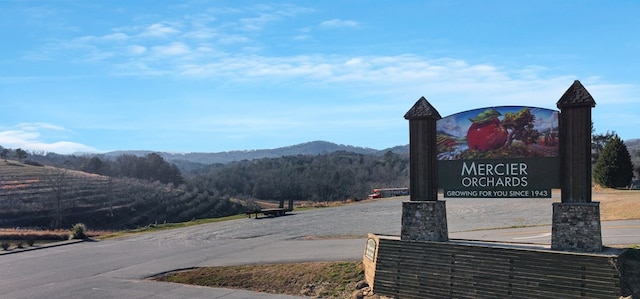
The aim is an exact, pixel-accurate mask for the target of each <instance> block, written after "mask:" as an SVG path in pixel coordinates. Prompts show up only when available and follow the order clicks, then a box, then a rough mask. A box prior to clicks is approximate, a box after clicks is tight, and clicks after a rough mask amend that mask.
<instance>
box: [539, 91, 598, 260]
mask: <svg viewBox="0 0 640 299" xmlns="http://www.w3.org/2000/svg"><path fill="white" fill-rule="evenodd" d="M595 105H596V102H595V101H594V100H593V97H591V95H590V94H589V92H588V91H587V90H586V89H585V88H584V86H582V84H581V83H580V81H578V80H576V81H574V82H573V84H572V85H571V86H570V87H569V89H567V91H566V92H565V93H564V95H562V97H561V98H560V100H558V103H557V106H558V108H560V120H559V121H560V161H561V162H560V187H561V189H562V195H561V198H562V202H560V203H554V205H553V217H552V228H551V230H552V231H551V233H552V235H551V248H552V249H555V250H566V251H586V252H596V251H602V233H601V228H600V205H599V203H592V202H591V109H592V108H593V107H595Z"/></svg>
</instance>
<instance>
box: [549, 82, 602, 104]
mask: <svg viewBox="0 0 640 299" xmlns="http://www.w3.org/2000/svg"><path fill="white" fill-rule="evenodd" d="M556 105H557V107H558V108H566V107H580V106H584V107H595V106H596V101H595V100H594V99H593V97H592V96H591V94H590V93H589V92H588V91H587V89H586V88H584V86H583V85H582V83H580V81H578V80H575V81H573V84H571V86H569V89H567V91H565V92H564V94H563V95H562V97H560V99H559V100H558V103H556Z"/></svg>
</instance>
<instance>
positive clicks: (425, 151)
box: [401, 97, 449, 241]
mask: <svg viewBox="0 0 640 299" xmlns="http://www.w3.org/2000/svg"><path fill="white" fill-rule="evenodd" d="M404 118H405V119H407V120H409V163H410V164H409V184H410V186H409V192H410V199H409V202H404V203H403V204H402V233H401V239H402V240H422V241H448V240H449V232H448V230H447V216H446V215H447V213H446V206H445V202H444V201H438V177H437V175H438V171H437V162H438V161H437V154H438V148H437V143H436V122H437V121H438V120H439V119H441V118H442V117H440V114H439V113H438V111H436V109H434V108H433V106H431V104H429V102H427V100H426V99H425V98H424V97H421V98H420V99H419V100H418V101H417V102H416V103H415V104H414V105H413V107H412V108H411V109H410V110H409V111H408V112H407V113H406V114H405V116H404Z"/></svg>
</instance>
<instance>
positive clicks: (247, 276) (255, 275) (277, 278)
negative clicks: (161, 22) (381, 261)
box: [155, 262, 364, 298]
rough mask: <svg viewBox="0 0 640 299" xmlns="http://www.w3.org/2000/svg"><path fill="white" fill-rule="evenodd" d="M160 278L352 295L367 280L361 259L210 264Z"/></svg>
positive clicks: (323, 295) (319, 295)
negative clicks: (236, 264) (216, 265)
mask: <svg viewBox="0 0 640 299" xmlns="http://www.w3.org/2000/svg"><path fill="white" fill-rule="evenodd" d="M155 279H156V280H159V281H168V282H177V283H187V284H195V285H201V286H209V287H224V288H235V289H245V290H253V291H258V292H266V293H274V294H288V295H297V296H300V295H302V296H311V297H317V298H349V297H350V295H351V294H352V293H353V292H354V291H355V290H356V285H357V284H358V282H360V281H362V280H364V270H363V267H362V263H361V262H317V263H295V264H277V265H245V266H230V267H208V268H199V269H194V270H187V271H179V272H174V273H170V274H166V275H163V276H160V277H156V278H155Z"/></svg>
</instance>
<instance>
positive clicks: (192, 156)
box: [104, 139, 640, 164]
mask: <svg viewBox="0 0 640 299" xmlns="http://www.w3.org/2000/svg"><path fill="white" fill-rule="evenodd" d="M625 145H626V146H627V149H628V150H629V153H630V154H631V155H632V156H633V154H634V153H635V152H640V139H629V140H625ZM338 151H347V152H353V153H358V154H364V155H383V154H384V153H386V152H389V151H391V152H393V153H396V154H401V155H408V154H409V145H408V144H407V145H399V146H395V147H391V148H387V149H383V150H376V149H372V148H367V147H357V146H351V145H343V144H336V143H332V142H328V141H311V142H306V143H301V144H296V145H291V146H285V147H279V148H275V149H259V150H243V151H228V152H217V153H167V152H155V151H143V150H138V151H136V150H129V151H127V150H122V151H112V152H108V153H105V154H104V156H106V157H109V158H115V157H117V156H121V155H136V156H145V155H147V154H150V153H157V154H159V155H161V156H162V157H163V158H164V159H165V160H167V161H168V162H172V163H175V162H181V163H185V162H187V163H197V164H214V163H222V164H226V163H230V162H234V161H242V160H254V159H261V158H280V157H282V156H296V155H321V154H328V153H333V152H338Z"/></svg>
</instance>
